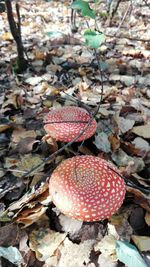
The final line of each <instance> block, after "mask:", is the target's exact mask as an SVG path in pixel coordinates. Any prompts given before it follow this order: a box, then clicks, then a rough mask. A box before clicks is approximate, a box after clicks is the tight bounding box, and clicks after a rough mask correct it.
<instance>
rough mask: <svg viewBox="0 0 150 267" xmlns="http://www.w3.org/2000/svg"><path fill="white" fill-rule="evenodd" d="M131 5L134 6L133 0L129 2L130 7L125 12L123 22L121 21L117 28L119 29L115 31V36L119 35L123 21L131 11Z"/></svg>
mask: <svg viewBox="0 0 150 267" xmlns="http://www.w3.org/2000/svg"><path fill="white" fill-rule="evenodd" d="M131 6H132V3H131V2H129V5H128V8H127V10H126V12H125V13H124V16H123V18H122V20H121V22H120V24H119V26H118V28H117V30H116V32H115V35H114V36H116V35H117V33H118V32H119V30H120V28H121V26H122V24H123V22H124V21H125V19H126V17H127V15H128V12H129V10H130V8H131Z"/></svg>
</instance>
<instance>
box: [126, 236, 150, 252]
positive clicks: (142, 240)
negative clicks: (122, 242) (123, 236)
mask: <svg viewBox="0 0 150 267" xmlns="http://www.w3.org/2000/svg"><path fill="white" fill-rule="evenodd" d="M131 238H132V240H133V241H134V243H135V245H136V246H137V248H138V249H139V250H140V251H149V250H150V237H148V236H138V235H132V236H131Z"/></svg>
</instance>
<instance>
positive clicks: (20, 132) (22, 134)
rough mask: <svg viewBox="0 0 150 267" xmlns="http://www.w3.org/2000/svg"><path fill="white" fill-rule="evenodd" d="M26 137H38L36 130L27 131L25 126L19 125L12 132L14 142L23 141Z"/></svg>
mask: <svg viewBox="0 0 150 267" xmlns="http://www.w3.org/2000/svg"><path fill="white" fill-rule="evenodd" d="M26 137H33V138H36V132H35V131H33V130H31V131H27V130H26V129H25V128H23V127H18V128H16V129H14V131H13V133H12V142H14V143H19V142H20V141H21V139H24V138H26Z"/></svg>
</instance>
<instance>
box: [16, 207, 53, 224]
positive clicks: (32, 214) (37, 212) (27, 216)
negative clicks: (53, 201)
mask: <svg viewBox="0 0 150 267" xmlns="http://www.w3.org/2000/svg"><path fill="white" fill-rule="evenodd" d="M37 203H38V202H37ZM27 206H28V205H27ZM47 208H48V207H44V206H43V205H41V204H35V206H34V207H32V203H30V204H29V207H28V208H27V207H26V208H24V209H23V210H21V211H20V212H19V213H17V216H15V218H14V221H15V222H17V223H19V224H23V225H24V227H27V226H29V225H31V224H33V223H34V222H36V221H37V220H38V219H39V218H40V217H41V216H42V215H43V214H44V213H45V212H46V210H47Z"/></svg>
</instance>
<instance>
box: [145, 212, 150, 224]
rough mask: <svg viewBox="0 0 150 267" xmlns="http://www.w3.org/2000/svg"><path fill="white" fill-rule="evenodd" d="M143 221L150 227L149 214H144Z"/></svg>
mask: <svg viewBox="0 0 150 267" xmlns="http://www.w3.org/2000/svg"><path fill="white" fill-rule="evenodd" d="M145 221H146V223H147V225H148V226H150V212H148V211H147V212H146V214H145Z"/></svg>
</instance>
